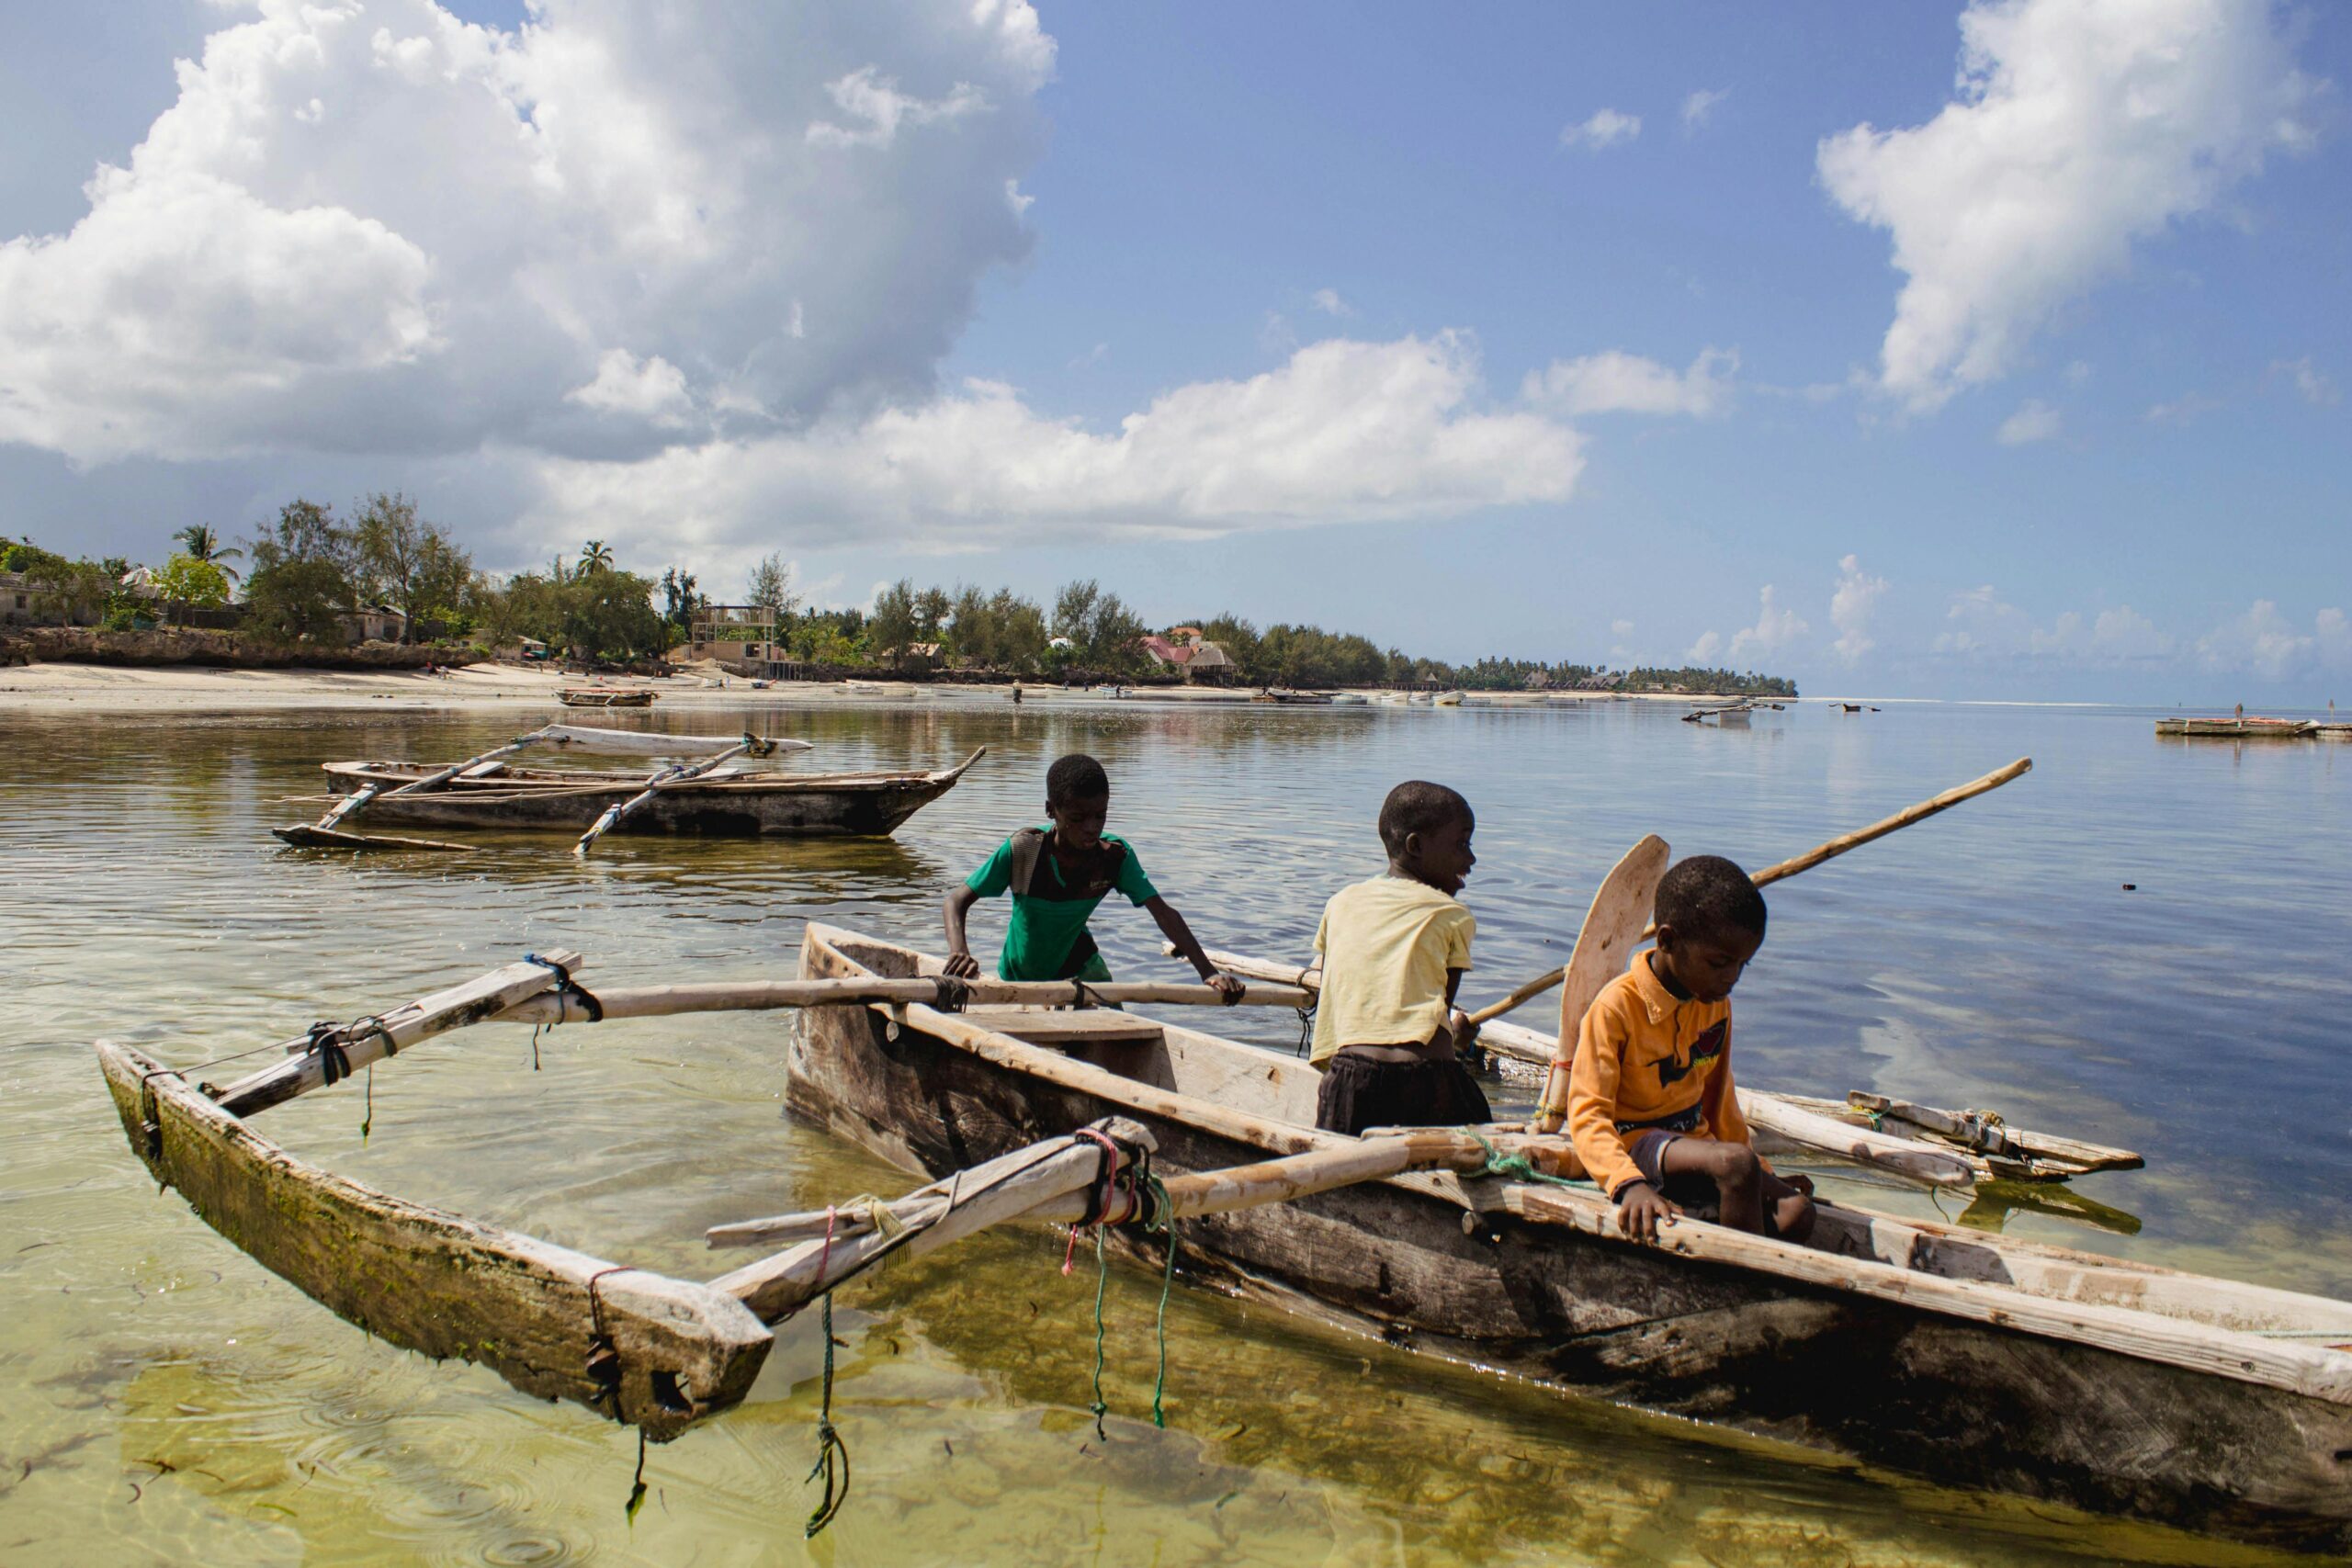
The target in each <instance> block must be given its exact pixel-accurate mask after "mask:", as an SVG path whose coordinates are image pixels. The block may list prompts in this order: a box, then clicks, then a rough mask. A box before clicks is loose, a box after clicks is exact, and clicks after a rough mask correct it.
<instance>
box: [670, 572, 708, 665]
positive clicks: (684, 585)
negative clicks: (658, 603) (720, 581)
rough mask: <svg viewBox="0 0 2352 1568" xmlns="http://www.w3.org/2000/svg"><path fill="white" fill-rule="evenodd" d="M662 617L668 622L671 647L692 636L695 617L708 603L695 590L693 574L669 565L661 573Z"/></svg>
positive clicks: (696, 585) (696, 586)
mask: <svg viewBox="0 0 2352 1568" xmlns="http://www.w3.org/2000/svg"><path fill="white" fill-rule="evenodd" d="M661 586H662V619H663V620H665V621H667V622H669V623H670V626H671V637H670V643H671V646H672V647H673V648H674V647H676V646H677V645H678V644H679V643H682V642H685V641H688V640H690V639H691V638H692V637H693V636H694V624H695V616H696V615H700V614H701V613H702V611H703V607H704V606H705V605H706V604H708V603H709V601H708V600H707V599H705V598H704V597H703V596H702V594H701V593H700V592H697V588H698V584H697V583H696V582H695V574H694V573H693V572H691V571H684V570H680V569H678V568H677V567H674V566H673V567H671V568H669V569H668V570H665V571H663V572H662V585H661Z"/></svg>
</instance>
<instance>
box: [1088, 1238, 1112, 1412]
mask: <svg viewBox="0 0 2352 1568" xmlns="http://www.w3.org/2000/svg"><path fill="white" fill-rule="evenodd" d="M1110 1288H1111V1259H1110V1256H1109V1255H1108V1254H1107V1253H1105V1252H1104V1251H1103V1227H1102V1226H1101V1225H1097V1226H1095V1227H1094V1404H1093V1406H1092V1409H1093V1411H1094V1436H1095V1437H1096V1438H1098V1439H1100V1440H1102V1441H1103V1442H1108V1441H1110V1436H1109V1434H1107V1433H1105V1432H1104V1431H1103V1416H1106V1415H1108V1414H1109V1413H1110V1409H1111V1407H1110V1406H1109V1405H1108V1404H1104V1403H1103V1292H1106V1291H1108V1290H1109V1289H1110Z"/></svg>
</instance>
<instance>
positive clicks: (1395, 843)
mask: <svg viewBox="0 0 2352 1568" xmlns="http://www.w3.org/2000/svg"><path fill="white" fill-rule="evenodd" d="M1477 821H1478V818H1477V815H1476V813H1475V812H1473V811H1472V810H1471V809H1470V803H1469V802H1468V801H1466V800H1464V799H1463V798H1462V795H1461V792H1460V791H1458V790H1451V789H1448V788H1446V787H1445V786H1444V785H1443V784H1431V783H1430V782H1429V781H1428V780H1427V779H1407V780H1406V781H1405V782H1404V783H1403V784H1398V785H1397V787H1396V788H1395V789H1392V790H1390V791H1389V792H1388V798H1387V799H1386V800H1384V801H1382V802H1381V803H1380V841H1381V842H1382V843H1383V844H1385V845H1386V846H1387V847H1388V852H1389V853H1390V854H1392V855H1401V854H1403V853H1404V852H1405V835H1407V834H1408V833H1429V832H1434V831H1436V830H1437V829H1440V828H1442V827H1444V826H1445V825H1446V824H1447V823H1448V822H1463V823H1467V824H1469V825H1470V826H1473V827H1476V825H1477Z"/></svg>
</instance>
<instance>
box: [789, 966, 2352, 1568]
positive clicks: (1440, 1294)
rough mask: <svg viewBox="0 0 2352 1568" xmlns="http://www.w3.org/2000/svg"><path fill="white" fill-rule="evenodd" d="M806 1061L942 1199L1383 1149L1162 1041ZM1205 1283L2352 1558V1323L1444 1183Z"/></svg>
mask: <svg viewBox="0 0 2352 1568" xmlns="http://www.w3.org/2000/svg"><path fill="white" fill-rule="evenodd" d="M939 970H940V965H939V964H938V963H937V961H936V960H934V959H933V958H930V957H927V956H925V955H922V954H921V953H917V952H915V951H913V950H911V949H909V948H906V947H902V946H899V945H897V944H894V943H891V942H882V941H877V940H874V939H871V938H867V937H864V936H860V935H858V934H856V933H854V932H851V931H842V930H839V929H836V928H831V927H826V926H820V925H814V924H812V925H810V926H809V929H808V931H807V934H806V938H805V941H804V944H803V947H802V952H801V973H802V976H804V977H805V978H819V977H853V976H895V977H914V976H930V975H933V974H937V973H938V972H939ZM1024 1036H1026V1038H1024ZM788 1060H789V1077H788V1088H787V1101H788V1103H789V1105H790V1106H791V1108H792V1109H793V1110H794V1111H797V1113H799V1114H802V1115H804V1116H807V1117H809V1118H810V1119H812V1120H815V1121H818V1122H821V1123H823V1124H824V1125H826V1126H829V1127H831V1129H832V1130H833V1131H835V1132H836V1133H838V1134H841V1135H842V1136H843V1137H846V1138H848V1139H850V1140H851V1141H853V1142H854V1143H857V1144H859V1145H862V1146H864V1147H865V1148H866V1149H868V1150H870V1151H872V1152H873V1153H875V1154H876V1155H878V1156H881V1157H883V1158H885V1159H888V1160H889V1161H891V1162H892V1163H894V1164H896V1165H899V1166H900V1167H902V1168H906V1169H909V1170H910V1171H920V1172H924V1173H928V1174H930V1175H933V1176H936V1175H941V1174H943V1173H945V1172H948V1171H951V1170H954V1169H956V1168H962V1167H967V1166H969V1165H971V1164H972V1163H973V1162H975V1161H978V1160H983V1159H988V1158H990V1157H993V1156H1000V1155H1002V1154H1005V1153H1007V1152H1009V1151H1011V1150H1012V1149H1015V1148H1018V1147H1020V1146H1022V1145H1025V1144H1028V1143H1031V1142H1034V1141H1035V1140H1036V1139H1039V1138H1041V1137H1046V1136H1049V1135H1051V1134H1060V1133H1068V1132H1069V1131H1071V1130H1073V1129H1075V1128H1077V1127H1080V1126H1084V1125H1086V1124H1088V1123H1089V1122H1093V1121H1095V1120H1096V1119H1098V1118H1101V1117H1104V1116H1113V1115H1116V1116H1124V1117H1129V1118H1132V1119H1133V1120H1135V1121H1136V1122H1139V1123H1141V1124H1142V1125H1143V1126H1144V1127H1146V1128H1147V1129H1148V1130H1149V1132H1150V1134H1152V1136H1153V1137H1154V1139H1155V1140H1156V1142H1157V1145H1158V1150H1159V1152H1158V1155H1157V1156H1156V1159H1157V1162H1158V1165H1159V1168H1161V1169H1162V1170H1167V1171H1198V1170H1207V1169H1223V1168H1230V1167H1236V1166H1246V1165H1248V1164H1250V1163H1251V1162H1253V1161H1257V1160H1262V1159H1267V1158H1271V1157H1274V1156H1293V1155H1298V1154H1301V1153H1304V1152H1306V1151H1311V1150H1317V1149H1329V1148H1333V1147H1341V1146H1346V1145H1350V1144H1351V1143H1353V1142H1354V1140H1349V1139H1345V1138H1340V1137H1339V1136H1338V1135H1336V1134H1326V1133H1320V1132H1317V1131H1316V1130H1315V1129H1314V1127H1313V1120H1314V1104H1315V1091H1316V1083H1317V1074H1316V1072H1315V1070H1314V1069H1313V1068H1312V1067H1310V1066H1307V1065H1306V1063H1304V1062H1300V1061H1297V1060H1295V1058H1289V1057H1285V1056H1281V1055H1273V1054H1272V1053H1269V1052H1266V1051H1263V1050H1260V1049H1257V1048H1254V1047H1251V1046H1248V1045H1242V1044H1237V1043H1232V1042H1229V1041H1227V1040H1223V1039H1220V1038H1218V1037H1216V1036H1215V1035H1211V1034H1207V1033H1204V1032H1200V1031H1197V1030H1192V1029H1186V1028H1182V1027H1179V1026H1177V1025H1174V1024H1164V1023H1160V1022H1158V1021H1151V1020H1148V1019H1144V1018H1139V1017H1136V1016H1135V1015H1133V1014H1115V1015H1114V1014H1110V1013H1091V1014H1090V1013H1087V1012H1083V1011H1081V1012H1076V1013H1072V1012H1067V1011H1063V1012H1037V1011H1034V1010H1029V1011H1024V1010H1003V1009H986V1010H974V1011H967V1012H965V1013H961V1014H956V1013H948V1012H943V1011H939V1010H936V1009H934V1008H931V1007H925V1006H922V1005H910V1006H905V1007H900V1008H884V1007H859V1008H824V1009H819V1010H812V1011H810V1012H809V1014H807V1015H806V1017H805V1019H804V1021H803V1025H802V1028H801V1031H800V1032H799V1035H798V1037H797V1039H796V1040H795V1041H794V1043H793V1044H792V1047H791V1051H790V1055H789V1058H788ZM1545 1142H1548V1141H1544V1140H1521V1141H1519V1142H1518V1143H1517V1144H1516V1145H1515V1146H1516V1147H1517V1148H1518V1149H1519V1150H1520V1151H1521V1152H1528V1153H1531V1154H1532V1155H1533V1156H1535V1157H1537V1158H1538V1159H1539V1160H1540V1159H1541V1158H1542V1157H1543V1148H1542V1145H1543V1144H1544V1143H1545ZM1136 1245H1137V1246H1138V1247H1142V1248H1144V1249H1146V1250H1150V1249H1151V1248H1152V1247H1153V1244H1151V1243H1148V1242H1139V1243H1137V1244H1136ZM1182 1258H1183V1264H1182V1267H1184V1268H1185V1269H1188V1270H1190V1271H1193V1272H1194V1273H1196V1274H1197V1275H1198V1276H1200V1277H1201V1278H1203V1279H1204V1280H1205V1281H1206V1282H1208V1283H1211V1284H1213V1285H1215V1286H1216V1287H1217V1288H1220V1289H1223V1290H1226V1291H1228V1292H1232V1293H1234V1294H1236V1295H1239V1296H1242V1297H1245V1298H1248V1299H1250V1300H1253V1301H1259V1302H1262V1303H1268V1304H1271V1305H1273V1306H1276V1307H1279V1308H1282V1309H1284V1310H1287V1311H1291V1312H1295V1313H1296V1314H1300V1315H1302V1316H1304V1317H1307V1318H1311V1319H1314V1320H1317V1321H1319V1322H1322V1323H1325V1324H1327V1325H1336V1326H1339V1327H1340V1328H1342V1329H1347V1330H1352V1331H1353V1332H1356V1333H1358V1334H1361V1335H1363V1336H1365V1337H1369V1338H1374V1339H1378V1340H1381V1341H1385V1343H1387V1344H1389V1345H1391V1346H1395V1347H1397V1348H1406V1349H1411V1350H1416V1351H1419V1352H1421V1353H1425V1354H1430V1355H1433V1356H1438V1357H1442V1358H1444V1359H1450V1360H1455V1361H1459V1362H1462V1363H1464V1364H1467V1365H1471V1366H1475V1367H1479V1368H1485V1369H1490V1370H1492V1371H1498V1372H1500V1373H1502V1374H1504V1375H1506V1376H1512V1377H1521V1378H1526V1379H1529V1380H1532V1381H1533V1382H1539V1383H1544V1384H1547V1385H1550V1386H1554V1387H1556V1388H1560V1389H1562V1390H1566V1391H1574V1392H1577V1393H1583V1394H1588V1395H1592V1396H1598V1397H1601V1398H1606V1399H1610V1400H1613V1401H1619V1402H1622V1403H1625V1404H1634V1405H1638V1406H1641V1407H1644V1408H1646V1409H1650V1410H1653V1411H1657V1412H1661V1413H1664V1414H1667V1415H1669V1416H1685V1417H1690V1418H1692V1419H1694V1420H1697V1421H1701V1422H1705V1423H1709V1424H1712V1425H1714V1426H1718V1427H1729V1428H1735V1429H1737V1430H1739V1431H1742V1432H1745V1433H1748V1434H1753V1435H1756V1436H1759V1437H1763V1438H1770V1439H1775V1440H1778V1441H1781V1442H1786V1443H1791V1444H1794V1445H1797V1446H1798V1447H1800V1448H1803V1449H1807V1450H1815V1451H1816V1452H1820V1453H1826V1454H1829V1455H1834V1456H1838V1458H1841V1459H1845V1460H1850V1461H1862V1462H1865V1463H1869V1464H1872V1465H1877V1466H1882V1467H1884V1468H1886V1469H1889V1470H1894V1471H1900V1472H1909V1473H1914V1474H1926V1475H1929V1476H1931V1477H1933V1478H1934V1479H1936V1480H1937V1481H1939V1482H1942V1483H1951V1484H1958V1485H1963V1486H1968V1487H1973V1488H1979V1489H1984V1490H1987V1491H1994V1492H2003V1493H2009V1494H2014V1495H2021V1496H2025V1497H2030V1498H2035V1499H2040V1500H2042V1501H2045V1502H2049V1503H2055V1504H2059V1505H2063V1506H2073V1507H2077V1508H2081V1509H2084V1510H2086V1511H2089V1512H2092V1513H2099V1514H2118V1515H2127V1516H2131V1517H2137V1518H2140V1519H2143V1520H2149V1521H2154V1522H2161V1523H2165V1524H2168V1525H2173V1526H2177V1527H2179V1528H2183V1529H2190V1530H2197V1531H2203V1532H2207V1533H2215V1534H2222V1535H2229V1536H2233V1537H2237V1538H2240V1539H2246V1540H2260V1541H2265V1542H2268V1543H2272V1544H2278V1545H2283V1546H2291V1547H2297V1548H2301V1549H2304V1550H2316V1551H2339V1552H2340V1551H2352V1303H2342V1302H2335V1301H2329V1300H2325V1299H2324V1298H2320V1297H2315V1296H2309V1295H2301V1294H2297V1293H2294V1292H2287V1291H2280V1290H2274V1289H2270V1288H2267V1287H2264V1286H2258V1285H2248V1284H2242V1283H2238V1282H2235V1281H2231V1280H2215V1279H2207V1278H2201V1277H2199V1276H2196V1275H2191V1274H2187V1273H2182V1272H2178V1271H2176V1270H2172V1269H2160V1268H2154V1267H2152V1266H2148V1265H2144V1264H2140V1263H2134V1262H2128V1261H2123V1260H2120V1259H2115V1258H2102V1257H2098V1256H2097V1255H2093V1254H2089V1253H2084V1252H2077V1251H2074V1250H2071V1249H2067V1248H2063V1247H2050V1246H2045V1245H2040V1244H2035V1243H2030V1242H2025V1241H2020V1240H2016V1239H2012V1238H2008V1237H2003V1236H1996V1235H1986V1234H1984V1233H1980V1232H1976V1231H1971V1230H1966V1229H1962V1228H1960V1227H1957V1226H1947V1225H1941V1224H1930V1223H1926V1222H1919V1221H1910V1220H1898V1219H1894V1218H1890V1217H1887V1216H1883V1215H1878V1214H1875V1213H1871V1212H1869V1211H1866V1210H1860V1209H1852V1208H1846V1207H1843V1206H1838V1205H1825V1206H1824V1208H1823V1209H1822V1212H1821V1218H1820V1223H1819V1224H1818V1226H1817V1227H1816V1230H1815V1235H1814V1237H1813V1240H1812V1242H1811V1243H1810V1244H1809V1245H1805V1246H1798V1245H1795V1244H1792V1243H1788V1242H1781V1241H1776V1240H1770V1239H1766V1238H1762V1237H1758V1236H1752V1235H1744V1234H1741V1233H1737V1232H1733V1231H1728V1230H1724V1229H1723V1228H1721V1227H1718V1226H1713V1225H1707V1224H1697V1223H1694V1222H1689V1221H1685V1222H1681V1223H1679V1224H1676V1225H1675V1226H1673V1227H1672V1228H1671V1229H1670V1230H1669V1231H1668V1233H1667V1234H1666V1235H1665V1236H1664V1238H1663V1239H1662V1240H1661V1242H1660V1243H1659V1244H1658V1245H1656V1246H1647V1247H1645V1246H1638V1245H1634V1244H1632V1243H1629V1242H1626V1241H1624V1240H1623V1239H1622V1238H1621V1237H1620V1235H1619V1234H1618V1232H1617V1229H1616V1219H1615V1211H1614V1208H1613V1206H1612V1205H1611V1204H1610V1203H1609V1202H1608V1201H1607V1200H1606V1199H1604V1198H1603V1197H1601V1196H1600V1194H1599V1193H1598V1192H1595V1191H1592V1190H1586V1189H1581V1188H1576V1187H1566V1186H1559V1185H1555V1184H1552V1183H1548V1182H1542V1181H1535V1180H1528V1179H1509V1178H1507V1177H1471V1178H1466V1179H1465V1178H1459V1177H1456V1176H1453V1175H1451V1174H1446V1173H1419V1174H1407V1175H1398V1176H1394V1177H1390V1178H1388V1179H1384V1180H1380V1181H1377V1182H1366V1183H1363V1184H1362V1185H1358V1186H1351V1187H1345V1188H1340V1189H1338V1190H1332V1191H1329V1192H1325V1193H1322V1194H1320V1195H1319V1196H1316V1197H1313V1198H1309V1199H1306V1200H1304V1201H1298V1202H1295V1203H1287V1204H1283V1205H1281V1206H1278V1207H1270V1208H1261V1209H1254V1210H1250V1211H1246V1212H1242V1213H1231V1214H1224V1215H1219V1216H1216V1217H1214V1218H1208V1219H1204V1220H1201V1221H1198V1222H1196V1223H1188V1224H1186V1226H1185V1231H1184V1239H1183V1251H1182Z"/></svg>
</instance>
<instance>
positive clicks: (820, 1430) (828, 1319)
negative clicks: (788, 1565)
mask: <svg viewBox="0 0 2352 1568" xmlns="http://www.w3.org/2000/svg"><path fill="white" fill-rule="evenodd" d="M823 1300H824V1303H825V1311H824V1317H823V1320H822V1321H821V1322H820V1324H819V1325H818V1332H819V1333H820V1334H821V1335H822V1336H823V1337H824V1340H825V1391H824V1397H823V1402H822V1404H820V1405H819V1406H818V1413H817V1462H816V1463H815V1464H814V1465H812V1466H810V1467H809V1475H808V1480H806V1481H803V1482H802V1483H801V1484H802V1485H804V1486H806V1485H807V1484H808V1483H809V1481H814V1480H816V1479H817V1477H819V1476H820V1475H821V1476H823V1477H824V1478H825V1495H824V1499H823V1501H821V1502H820V1503H819V1504H818V1505H817V1511H816V1512H815V1513H813V1514H811V1515H809V1523H808V1525H807V1526H806V1527H805V1528H804V1530H803V1532H802V1533H803V1535H804V1537H805V1538H806V1539H808V1540H815V1539H816V1538H817V1532H818V1531H819V1530H821V1529H824V1528H825V1527H826V1526H827V1525H829V1524H831V1523H832V1522H833V1516H834V1515H835V1514H838V1513H840V1512H841V1511H842V1505H843V1504H845V1503H847V1502H848V1501H849V1445H848V1444H847V1443H844V1442H842V1435H841V1433H839V1432H838V1431H835V1430H834V1429H833V1292H831V1291H827V1292H825V1294H824V1297H823ZM836 1455H839V1456H840V1459H841V1485H840V1490H839V1491H836V1490H835V1489H834V1483H833V1460H834V1456H836Z"/></svg>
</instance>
